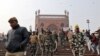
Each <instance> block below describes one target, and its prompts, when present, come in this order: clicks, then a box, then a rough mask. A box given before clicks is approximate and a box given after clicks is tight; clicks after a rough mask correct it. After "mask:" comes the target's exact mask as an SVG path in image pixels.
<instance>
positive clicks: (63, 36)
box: [59, 31, 67, 47]
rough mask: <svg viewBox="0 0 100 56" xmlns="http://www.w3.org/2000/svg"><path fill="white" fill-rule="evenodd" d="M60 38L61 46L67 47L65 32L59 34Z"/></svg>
mask: <svg viewBox="0 0 100 56" xmlns="http://www.w3.org/2000/svg"><path fill="white" fill-rule="evenodd" d="M59 38H60V41H61V46H63V47H65V41H67V40H66V38H65V33H64V32H63V31H61V32H60V33H59Z"/></svg>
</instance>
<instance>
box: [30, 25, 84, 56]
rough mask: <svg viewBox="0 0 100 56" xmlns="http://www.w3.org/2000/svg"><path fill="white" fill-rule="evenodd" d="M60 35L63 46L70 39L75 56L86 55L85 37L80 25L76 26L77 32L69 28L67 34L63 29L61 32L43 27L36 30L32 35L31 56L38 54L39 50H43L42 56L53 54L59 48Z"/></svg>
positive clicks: (51, 55)
mask: <svg viewBox="0 0 100 56" xmlns="http://www.w3.org/2000/svg"><path fill="white" fill-rule="evenodd" d="M58 37H59V39H60V43H61V46H63V47H64V46H65V45H66V44H65V42H66V41H67V40H68V41H69V43H70V48H71V49H72V53H73V55H74V56H84V50H85V48H84V47H85V39H84V35H83V34H82V32H80V30H79V26H78V25H77V26H75V32H73V31H71V30H69V31H68V33H67V36H66V34H65V33H64V31H63V30H60V32H59V34H58V33H56V31H52V32H51V31H49V30H43V29H42V30H41V31H40V32H39V31H36V32H34V33H33V34H32V35H30V45H31V48H32V49H31V50H32V51H31V53H32V55H31V56H36V54H37V50H42V54H41V55H42V56H49V55H50V56H53V54H54V52H55V51H56V50H57V44H58V42H59V41H58ZM66 37H67V38H66ZM37 46H38V48H37Z"/></svg>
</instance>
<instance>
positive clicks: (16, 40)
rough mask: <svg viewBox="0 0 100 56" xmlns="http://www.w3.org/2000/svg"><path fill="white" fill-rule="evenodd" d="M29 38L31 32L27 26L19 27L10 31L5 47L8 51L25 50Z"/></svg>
mask: <svg viewBox="0 0 100 56" xmlns="http://www.w3.org/2000/svg"><path fill="white" fill-rule="evenodd" d="M28 40H29V33H28V31H27V29H26V28H25V27H20V26H19V27H17V28H16V29H11V30H9V31H8V34H7V40H6V42H5V48H6V49H7V51H8V52H19V51H24V50H25V47H26V45H27V43H28Z"/></svg>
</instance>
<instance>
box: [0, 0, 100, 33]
mask: <svg viewBox="0 0 100 56" xmlns="http://www.w3.org/2000/svg"><path fill="white" fill-rule="evenodd" d="M37 10H40V14H64V10H67V11H68V12H69V22H70V26H73V28H74V26H75V25H76V24H78V25H79V27H80V28H81V30H82V29H87V28H88V27H87V23H86V20H87V19H89V20H90V29H91V32H94V31H96V30H97V29H98V28H99V27H100V22H99V21H100V16H99V15H100V0H0V32H4V33H7V32H8V30H9V29H11V27H10V26H9V23H8V20H9V19H10V18H11V17H16V18H17V19H18V21H19V24H20V25H21V26H24V27H27V29H28V30H29V26H30V25H31V26H32V30H34V29H35V11H37Z"/></svg>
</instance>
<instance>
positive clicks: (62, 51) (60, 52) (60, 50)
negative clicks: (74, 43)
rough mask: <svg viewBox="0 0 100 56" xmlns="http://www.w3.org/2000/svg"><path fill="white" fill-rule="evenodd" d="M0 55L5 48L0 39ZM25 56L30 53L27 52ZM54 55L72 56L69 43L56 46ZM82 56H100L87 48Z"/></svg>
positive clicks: (0, 55)
mask: <svg viewBox="0 0 100 56" xmlns="http://www.w3.org/2000/svg"><path fill="white" fill-rule="evenodd" d="M27 52H28V51H27ZM0 56H5V48H4V43H3V42H2V41H0ZM27 56H30V55H29V54H28V55H27ZM54 56H73V55H72V52H71V50H70V48H69V45H67V46H66V47H65V48H62V47H61V46H58V49H57V52H55V53H54ZM84 56H100V55H97V54H96V53H92V51H88V49H86V51H85V55H84Z"/></svg>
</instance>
